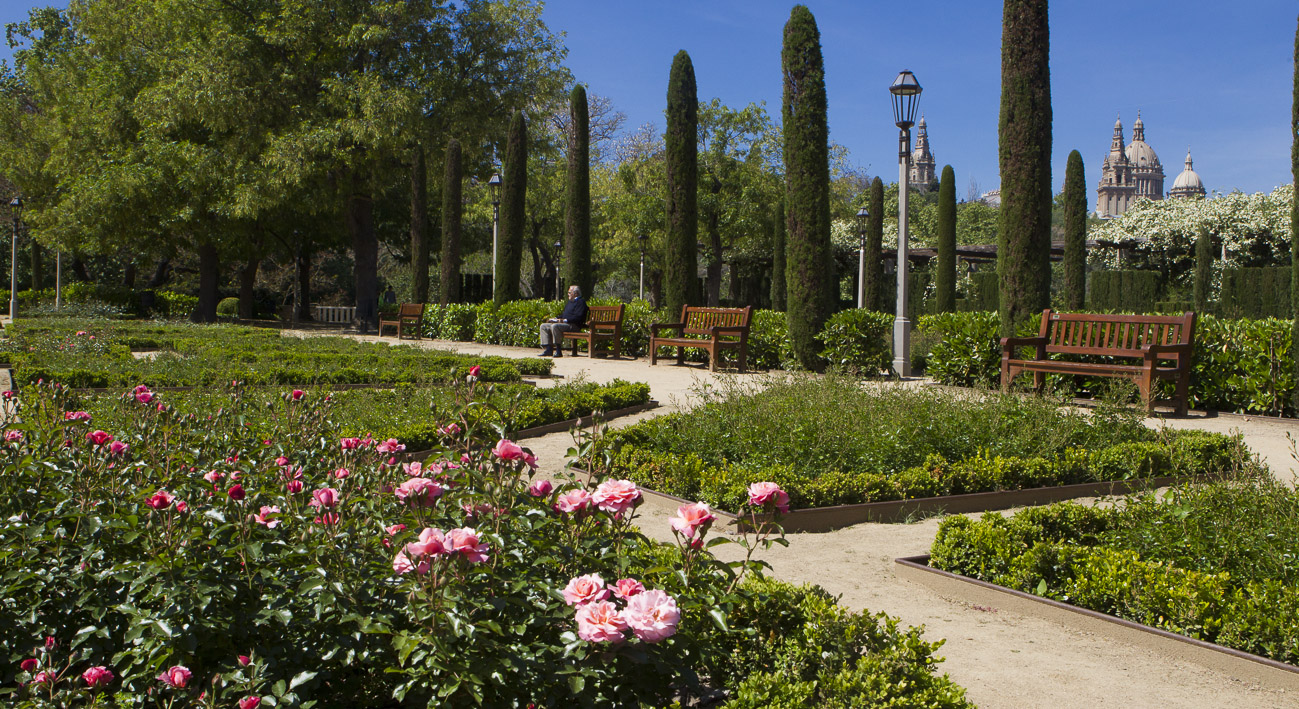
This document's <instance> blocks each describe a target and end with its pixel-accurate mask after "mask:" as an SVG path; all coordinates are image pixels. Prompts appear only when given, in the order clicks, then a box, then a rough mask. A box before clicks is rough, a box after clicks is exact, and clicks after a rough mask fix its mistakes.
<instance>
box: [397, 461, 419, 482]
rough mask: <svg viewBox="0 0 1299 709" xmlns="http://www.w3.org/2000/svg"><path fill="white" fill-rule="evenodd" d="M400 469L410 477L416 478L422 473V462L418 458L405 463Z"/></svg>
mask: <svg viewBox="0 0 1299 709" xmlns="http://www.w3.org/2000/svg"><path fill="white" fill-rule="evenodd" d="M401 469H402V470H403V471H404V472H405V473H406V474H407V475H409V476H411V477H412V478H418V477H420V476H421V475H423V474H424V464H423V463H421V462H419V461H418V460H417V461H415V462H413V463H405V464H403V465H402V466H401Z"/></svg>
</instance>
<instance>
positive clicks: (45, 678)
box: [32, 670, 59, 684]
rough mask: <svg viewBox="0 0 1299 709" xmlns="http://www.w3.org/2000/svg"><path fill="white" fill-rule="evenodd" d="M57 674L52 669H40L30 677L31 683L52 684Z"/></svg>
mask: <svg viewBox="0 0 1299 709" xmlns="http://www.w3.org/2000/svg"><path fill="white" fill-rule="evenodd" d="M58 678H59V676H58V675H57V674H56V673H55V672H54V671H53V670H42V671H40V672H37V673H36V674H35V675H34V676H33V677H32V684H54V680H56V679H58Z"/></svg>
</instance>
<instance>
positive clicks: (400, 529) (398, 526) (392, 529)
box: [383, 524, 406, 534]
mask: <svg viewBox="0 0 1299 709" xmlns="http://www.w3.org/2000/svg"><path fill="white" fill-rule="evenodd" d="M383 531H385V532H387V533H388V534H396V533H397V532H404V531H406V525H404V524H394V525H392V526H391V527H384V529H383Z"/></svg>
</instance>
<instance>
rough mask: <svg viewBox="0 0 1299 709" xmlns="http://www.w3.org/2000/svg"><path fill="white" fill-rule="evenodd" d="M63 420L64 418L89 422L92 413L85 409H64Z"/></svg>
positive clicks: (65, 419)
mask: <svg viewBox="0 0 1299 709" xmlns="http://www.w3.org/2000/svg"><path fill="white" fill-rule="evenodd" d="M63 420H64V421H86V422H89V421H90V414H88V413H86V412H85V411H64V412H63Z"/></svg>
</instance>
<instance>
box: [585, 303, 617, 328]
mask: <svg viewBox="0 0 1299 709" xmlns="http://www.w3.org/2000/svg"><path fill="white" fill-rule="evenodd" d="M622 309H623V306H622V305H592V306H590V307H588V308H587V309H586V326H587V327H589V328H591V329H592V330H621V329H622Z"/></svg>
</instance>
